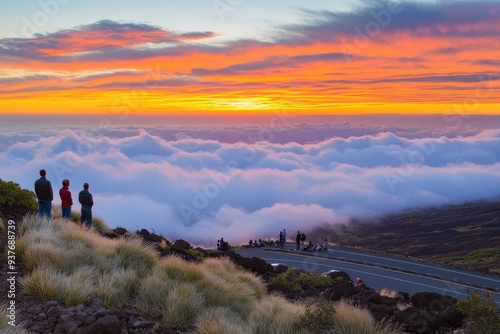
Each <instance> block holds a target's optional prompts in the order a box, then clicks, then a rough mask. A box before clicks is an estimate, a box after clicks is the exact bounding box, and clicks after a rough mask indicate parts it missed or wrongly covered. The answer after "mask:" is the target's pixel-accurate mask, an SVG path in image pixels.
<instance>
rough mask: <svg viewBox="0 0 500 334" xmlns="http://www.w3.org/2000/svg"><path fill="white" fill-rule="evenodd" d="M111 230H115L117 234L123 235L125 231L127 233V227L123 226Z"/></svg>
mask: <svg viewBox="0 0 500 334" xmlns="http://www.w3.org/2000/svg"><path fill="white" fill-rule="evenodd" d="M113 232H115V233H116V234H118V235H124V234H125V233H127V229H126V228H123V227H117V228H115V229H114V230H113Z"/></svg>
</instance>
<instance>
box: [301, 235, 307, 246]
mask: <svg viewBox="0 0 500 334" xmlns="http://www.w3.org/2000/svg"><path fill="white" fill-rule="evenodd" d="M305 241H306V235H305V234H304V233H302V235H301V236H300V242H301V243H302V249H304V242H305Z"/></svg>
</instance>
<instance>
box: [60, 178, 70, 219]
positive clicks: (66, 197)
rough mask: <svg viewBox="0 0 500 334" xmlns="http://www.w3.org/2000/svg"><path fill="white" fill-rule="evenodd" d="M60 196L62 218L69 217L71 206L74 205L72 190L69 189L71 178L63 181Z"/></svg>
mask: <svg viewBox="0 0 500 334" xmlns="http://www.w3.org/2000/svg"><path fill="white" fill-rule="evenodd" d="M59 197H61V210H62V213H61V216H62V218H66V219H69V218H70V215H71V206H72V205H73V198H72V197H71V191H69V180H68V179H64V180H63V181H62V188H61V189H59Z"/></svg>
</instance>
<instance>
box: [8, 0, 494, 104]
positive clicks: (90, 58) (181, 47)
mask: <svg viewBox="0 0 500 334" xmlns="http://www.w3.org/2000/svg"><path fill="white" fill-rule="evenodd" d="M381 4H383V2H382V3H381ZM467 4H468V5H463V4H462V5H460V4H456V3H453V2H449V3H447V4H443V3H441V4H435V5H432V6H431V5H425V6H424V5H423V4H421V3H419V2H414V3H408V4H407V5H406V7H407V8H405V7H402V10H401V11H399V12H397V11H395V12H393V13H392V14H391V20H390V21H384V16H383V14H384V13H388V11H389V10H390V9H389V8H385V7H380V8H379V7H366V8H364V9H358V10H357V11H353V12H346V13H341V14H339V13H337V15H334V14H335V13H333V12H329V11H323V12H316V13H314V12H312V13H311V12H307V13H306V14H304V15H309V16H311V17H310V20H306V21H305V23H296V24H290V25H288V26H286V27H281V29H270V32H269V34H268V35H269V40H266V41H260V40H257V39H251V38H248V39H243V38H234V39H230V38H227V39H226V40H224V41H223V42H221V41H220V40H219V39H218V38H220V36H221V33H220V32H218V31H216V30H213V31H204V32H198V31H190V32H184V33H178V32H174V31H171V30H169V29H167V28H163V27H159V26H156V25H148V24H143V23H140V24H139V23H133V22H127V23H124V22H117V21H110V20H107V21H98V22H94V23H89V24H87V25H81V26H76V27H73V28H70V29H61V30H58V31H55V32H52V33H45V34H38V35H36V36H31V37H18V38H3V39H0V99H1V101H2V102H1V107H0V113H65V114H68V113H228V114H235V113H236V114H242V113H243V114H244V113H269V112H273V111H277V110H286V111H287V112H290V113H297V114H351V113H352V114H358V113H361V114H364V113H411V114H418V113H433V114H435V113H447V114H449V113H458V114H497V113H499V111H500V108H499V105H500V93H499V91H500V90H499V88H500V85H499V77H498V73H497V72H498V68H499V65H500V61H499V60H498V59H500V39H499V38H498V37H497V36H499V35H500V4H498V3H497V4H495V3H492V2H489V1H474V2H468V3H467ZM412 6H413V7H412ZM418 10H421V13H420V12H419V11H418ZM433 12H435V13H438V14H439V15H435V16H430V14H429V13H431V14H432V13H433ZM374 13H375V14H374ZM380 15H382V16H380ZM419 15H420V16H419ZM381 17H382V18H381ZM436 17H438V18H436ZM386 18H387V17H386ZM285 28H286V29H285ZM370 29H371V30H370ZM229 37H230V36H229Z"/></svg>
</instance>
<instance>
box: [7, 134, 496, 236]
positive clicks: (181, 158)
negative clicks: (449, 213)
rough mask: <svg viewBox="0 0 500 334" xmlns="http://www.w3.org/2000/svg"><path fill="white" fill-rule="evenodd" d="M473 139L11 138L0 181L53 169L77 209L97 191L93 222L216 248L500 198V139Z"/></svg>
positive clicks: (29, 182)
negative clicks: (81, 197) (80, 197)
mask: <svg viewBox="0 0 500 334" xmlns="http://www.w3.org/2000/svg"><path fill="white" fill-rule="evenodd" d="M298 127H300V126H298ZM303 127H305V125H303ZM308 127H310V126H309V125H308ZM206 131H208V130H206ZM213 131H217V130H216V129H214V130H213ZM231 131H232V132H235V133H236V132H240V137H243V136H247V135H248V133H247V132H245V130H244V129H240V130H238V129H236V128H235V129H232V130H231ZM471 133H472V134H471V135H469V136H467V137H453V138H449V137H436V136H434V137H421V136H417V137H415V136H413V137H415V138H412V137H411V136H406V137H404V136H398V135H396V134H393V133H391V132H382V133H378V134H370V135H358V136H353V137H348V138H342V137H332V136H330V138H327V139H325V140H320V141H317V140H316V141H314V142H311V143H300V144H299V143H295V142H285V143H276V142H264V141H259V142H255V143H249V142H244V141H240V142H238V141H234V140H233V141H231V142H220V141H217V140H213V139H209V140H206V139H194V138H190V137H189V133H188V134H187V135H183V136H179V137H180V138H183V139H172V137H171V134H169V135H162V131H161V130H160V129H159V128H145V129H140V130H137V129H131V128H120V129H114V130H113V131H109V132H108V133H106V132H100V133H98V132H96V131H90V130H83V129H73V130H62V131H58V132H49V133H42V132H37V133H36V134H35V135H34V134H33V133H28V134H26V135H21V134H16V135H14V134H10V135H9V134H3V135H0V143H1V145H0V161H1V165H0V177H1V178H2V179H6V180H13V181H15V182H18V183H20V184H21V186H22V187H23V188H28V189H32V188H33V182H34V180H35V179H36V178H37V176H38V170H39V169H40V168H45V169H46V170H47V172H48V179H49V180H51V181H52V184H53V187H54V190H55V192H56V193H57V190H58V189H59V188H60V184H61V181H62V179H64V178H69V179H70V180H71V187H70V189H71V190H72V193H73V198H74V199H77V194H78V191H80V188H81V185H82V184H83V183H84V182H89V183H90V190H91V192H92V193H93V194H94V198H95V203H96V204H95V207H94V214H96V215H98V216H101V217H103V218H104V219H105V220H106V221H107V222H108V223H109V224H110V225H111V226H123V227H126V228H129V229H134V230H135V229H136V228H137V227H140V228H147V229H149V230H154V231H155V232H156V233H162V234H163V235H165V236H166V237H168V238H170V239H177V238H184V239H186V240H189V241H190V242H193V243H199V244H203V245H205V246H213V245H214V244H215V241H216V240H217V239H219V238H220V237H224V238H225V240H229V241H230V242H232V243H246V242H247V241H248V239H250V238H252V239H254V238H267V237H277V235H278V233H279V231H280V230H281V229H283V228H286V229H287V231H289V236H293V235H294V233H295V231H297V230H298V229H300V230H308V229H310V228H311V227H313V226H317V225H321V224H336V223H339V222H346V221H348V219H349V218H350V217H352V216H356V215H365V214H378V213H381V212H394V211H398V210H402V209H406V208H415V207H423V206H428V205H439V204H448V203H460V202H463V201H473V200H482V199H495V198H498V197H499V195H500V130H485V131H482V132H479V131H471ZM332 135H334V134H332ZM54 202H55V203H59V202H60V201H59V198H58V197H57V198H56V199H55V201H54ZM73 210H79V205H75V206H73Z"/></svg>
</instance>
